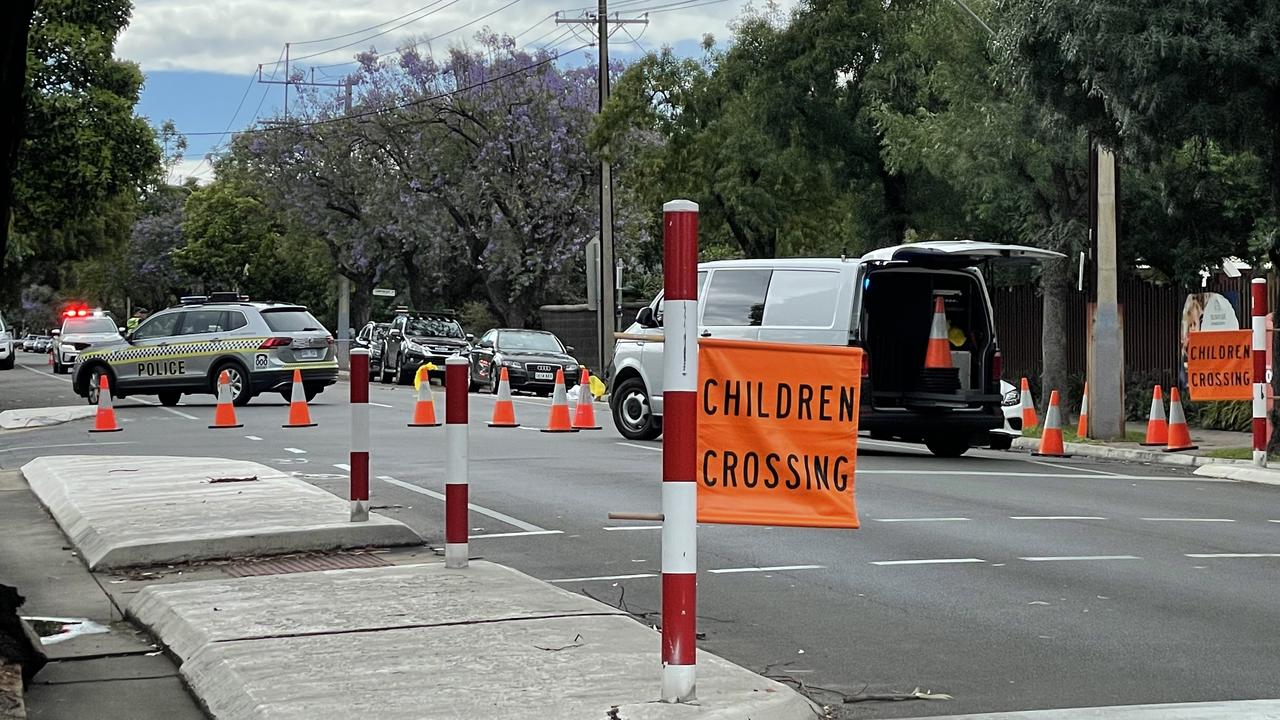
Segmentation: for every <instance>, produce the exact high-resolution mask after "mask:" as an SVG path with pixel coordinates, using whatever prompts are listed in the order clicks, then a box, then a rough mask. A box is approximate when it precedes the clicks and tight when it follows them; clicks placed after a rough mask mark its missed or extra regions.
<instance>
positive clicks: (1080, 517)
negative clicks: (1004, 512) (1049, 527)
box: [1009, 515, 1106, 520]
mask: <svg viewBox="0 0 1280 720" xmlns="http://www.w3.org/2000/svg"><path fill="white" fill-rule="evenodd" d="M1009 519H1010V520H1106V518H1104V517H1098V516H1097V515H1010V516H1009Z"/></svg>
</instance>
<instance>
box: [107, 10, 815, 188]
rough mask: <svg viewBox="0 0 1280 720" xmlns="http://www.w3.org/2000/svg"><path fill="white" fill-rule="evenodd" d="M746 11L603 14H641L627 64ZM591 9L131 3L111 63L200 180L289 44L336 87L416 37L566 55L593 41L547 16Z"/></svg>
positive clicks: (626, 51) (625, 44) (619, 38)
mask: <svg viewBox="0 0 1280 720" xmlns="http://www.w3.org/2000/svg"><path fill="white" fill-rule="evenodd" d="M763 1H764V0H757V6H759V5H760V3H761V2H763ZM587 2H591V5H590V6H587V5H586V4H585V3H587ZM793 2H794V0H783V1H782V2H781V3H780V4H781V5H783V6H784V7H786V6H789V5H791V4H792V3H793ZM574 3H578V4H577V5H575V4H574ZM748 5H749V3H748V2H747V0H611V2H610V4H609V14H610V16H613V15H614V14H615V13H617V15H618V16H620V17H622V18H638V17H644V16H646V15H647V17H648V19H649V24H648V25H646V26H626V27H625V30H619V31H617V32H615V33H614V34H613V35H612V36H611V38H610V43H609V51H610V58H620V59H623V60H631V59H634V58H636V57H638V56H640V55H641V54H643V53H644V52H646V51H653V50H656V49H658V48H660V47H662V46H664V45H669V46H671V47H672V48H673V49H674V50H675V51H676V52H677V53H680V54H685V55H694V54H697V53H699V52H700V50H699V44H700V42H701V39H702V37H703V35H705V34H707V33H710V34H712V35H714V36H715V38H716V40H717V42H718V43H724V42H725V41H727V40H729V39H730V36H731V32H730V24H731V22H732V20H733V18H735V17H738V16H739V15H740V14H742V12H743V10H744V8H746V7H748ZM594 9H595V3H594V2H592V0H366V1H364V2H352V1H351V0H306V2H301V1H299V0H135V2H134V10H133V19H132V22H131V23H130V25H129V27H128V28H127V29H126V30H125V31H124V33H122V34H121V36H120V38H119V41H118V42H117V44H116V55H117V56H118V57H120V58H122V59H126V60H132V61H134V62H137V63H138V64H139V65H141V67H142V70H143V72H144V73H145V75H146V84H145V86H144V87H143V91H142V99H141V101H140V102H139V104H138V110H137V111H138V114H139V115H142V116H145V117H147V118H149V119H150V121H151V122H152V124H153V125H156V126H158V125H159V124H160V123H161V122H163V121H165V120H173V121H174V123H175V124H176V125H177V128H178V130H179V132H182V133H184V134H190V135H188V148H187V150H186V153H185V155H184V157H183V160H182V162H180V163H179V164H178V166H177V168H176V169H175V171H174V173H173V176H172V177H171V181H174V182H180V181H181V179H182V178H183V177H184V176H194V177H196V178H198V179H199V180H200V181H202V182H207V181H208V180H209V179H211V177H212V169H211V167H210V166H209V163H208V162H206V161H204V157H205V156H206V154H207V153H208V152H209V151H211V150H216V149H217V148H218V147H219V146H220V145H221V144H223V143H225V142H226V138H225V137H222V136H219V135H217V134H214V135H197V134H194V133H222V132H223V131H224V130H231V131H235V130H240V129H243V128H245V127H248V126H250V125H252V124H253V122H254V120H255V119H256V118H269V117H271V116H273V115H275V114H277V113H278V112H279V110H280V108H281V106H282V102H283V96H284V88H283V86H281V85H267V84H259V83H258V82H257V79H258V65H259V64H261V65H262V73H263V78H264V79H270V78H271V76H272V73H273V72H274V73H275V76H276V78H277V79H279V78H281V77H283V76H284V65H283V62H282V60H283V55H284V46H285V43H289V44H290V48H289V55H290V67H291V68H297V67H301V68H302V69H303V71H304V72H306V73H310V71H311V68H312V67H315V79H316V80H317V81H319V80H322V79H323V80H325V81H334V80H336V79H340V78H341V76H342V74H343V73H344V72H345V71H346V70H348V69H349V68H350V67H351V64H346V65H344V64H343V63H350V61H351V60H352V58H353V57H354V55H355V54H356V53H358V52H363V51H365V50H368V49H376V50H377V51H379V52H382V53H386V52H390V51H393V50H395V49H396V48H398V47H400V46H402V45H405V44H407V43H409V42H419V41H423V40H424V39H425V40H427V41H428V42H427V43H426V44H424V45H423V47H427V46H429V47H432V48H435V49H437V51H439V50H443V49H445V48H447V47H449V46H452V45H458V44H462V43H467V42H469V41H471V39H472V38H473V36H474V34H475V33H476V32H477V31H479V30H480V29H482V28H485V27H488V28H490V29H491V30H493V31H495V32H501V33H505V34H509V35H513V36H516V39H517V43H519V44H520V45H523V46H526V47H529V48H539V47H548V48H550V49H552V50H553V51H562V52H563V51H568V50H572V49H574V48H577V47H579V46H581V45H583V44H585V43H587V42H590V39H589V37H588V33H587V31H586V28H585V27H581V26H572V27H571V26H564V25H561V26H557V25H556V24H555V20H554V16H555V13H557V12H559V13H560V17H564V18H573V17H582V16H583V13H584V12H586V11H588V10H592V11H594ZM575 27H576V29H577V32H578V36H577V37H575V36H574V35H573V34H572V33H573V29H574V28H575ZM628 32H629V33H630V34H628ZM594 58H595V49H594V48H586V49H584V50H579V51H577V52H575V53H573V54H572V55H569V56H566V57H565V58H564V59H562V61H561V62H564V63H566V64H583V63H587V62H592V61H594Z"/></svg>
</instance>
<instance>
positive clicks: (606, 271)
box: [556, 0, 649, 374]
mask: <svg viewBox="0 0 1280 720" xmlns="http://www.w3.org/2000/svg"><path fill="white" fill-rule="evenodd" d="M648 22H649V18H647V17H642V18H625V19H624V18H620V17H613V18H610V17H609V3H608V0H599V4H598V6H597V8H596V14H595V16H594V17H592V16H590V15H587V16H584V17H580V18H562V17H558V16H557V17H556V24H557V25H588V26H589V25H593V24H594V25H595V26H596V37H597V38H598V42H599V49H600V79H599V80H598V81H597V85H598V89H599V92H600V108H599V112H604V106H605V103H606V102H608V101H609V26H610V25H619V26H621V25H645V24H648ZM587 272H599V273H600V274H599V276H598V278H599V288H600V292H599V294H598V295H597V297H598V299H599V304H598V305H597V307H596V330H597V334H598V335H599V351H600V367H599V368H596V372H597V373H601V374H603V373H604V370H605V368H607V367H609V363H611V362H613V334H614V332H616V331H617V329H618V316H617V286H616V283H615V280H616V278H615V275H614V252H613V168H612V167H611V166H610V165H609V161H608V160H607V159H601V160H600V266H599V270H596V269H594V268H591V267H588V268H587Z"/></svg>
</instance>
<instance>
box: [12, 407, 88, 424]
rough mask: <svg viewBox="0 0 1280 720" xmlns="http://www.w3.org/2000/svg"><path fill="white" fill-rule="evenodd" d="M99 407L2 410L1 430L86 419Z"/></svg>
mask: <svg viewBox="0 0 1280 720" xmlns="http://www.w3.org/2000/svg"><path fill="white" fill-rule="evenodd" d="M97 412H98V409H97V408H96V407H94V406H92V405H66V406H63V407H46V408H18V409H15V410H5V411H3V412H0V430H21V429H24V428H37V427H48V426H50V425H61V424H62V423H67V422H72V421H75V420H86V419H88V418H91V417H93V416H94V414H95V413H97Z"/></svg>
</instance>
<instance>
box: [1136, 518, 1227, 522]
mask: <svg viewBox="0 0 1280 720" xmlns="http://www.w3.org/2000/svg"><path fill="white" fill-rule="evenodd" d="M1142 519H1143V520H1146V521H1148V522H1216V523H1233V522H1235V520H1231V519H1230V518H1185V517H1181V518H1180V517H1149V518H1142Z"/></svg>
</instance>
